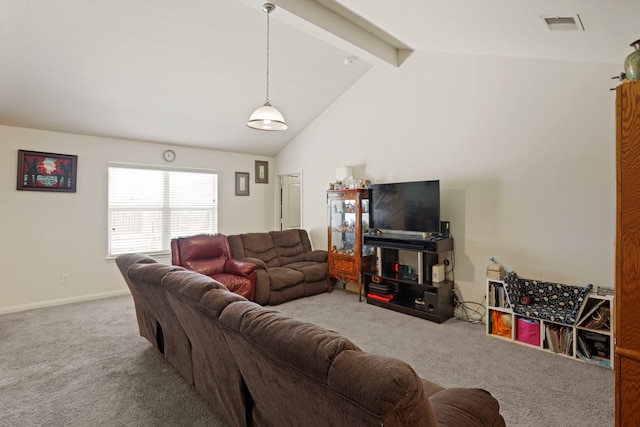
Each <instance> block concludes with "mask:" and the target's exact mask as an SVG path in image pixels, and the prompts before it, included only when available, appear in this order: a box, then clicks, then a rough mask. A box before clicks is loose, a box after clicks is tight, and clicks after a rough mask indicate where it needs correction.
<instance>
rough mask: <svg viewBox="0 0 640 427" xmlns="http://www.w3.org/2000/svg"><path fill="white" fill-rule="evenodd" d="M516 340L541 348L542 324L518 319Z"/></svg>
mask: <svg viewBox="0 0 640 427" xmlns="http://www.w3.org/2000/svg"><path fill="white" fill-rule="evenodd" d="M516 340H518V341H520V342H524V343H527V344H531V345H535V346H538V347H539V346H540V322H539V321H537V320H532V319H526V318H524V317H518V321H517V323H516Z"/></svg>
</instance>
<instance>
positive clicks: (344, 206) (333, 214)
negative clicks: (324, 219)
mask: <svg viewBox="0 0 640 427" xmlns="http://www.w3.org/2000/svg"><path fill="white" fill-rule="evenodd" d="M329 209H330V218H331V245H332V246H331V250H332V251H333V253H337V254H343V255H356V200H355V199H344V200H343V199H339V200H331V202H330V205H329Z"/></svg>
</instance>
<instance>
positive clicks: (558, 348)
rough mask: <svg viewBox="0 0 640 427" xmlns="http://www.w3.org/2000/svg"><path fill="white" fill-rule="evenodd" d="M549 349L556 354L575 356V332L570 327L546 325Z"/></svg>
mask: <svg viewBox="0 0 640 427" xmlns="http://www.w3.org/2000/svg"><path fill="white" fill-rule="evenodd" d="M545 337H546V339H547V348H548V349H549V350H551V351H552V352H554V353H560V354H566V355H572V354H573V331H572V330H571V328H570V327H567V326H560V325H549V324H547V325H545Z"/></svg>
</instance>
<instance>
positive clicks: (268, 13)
mask: <svg viewBox="0 0 640 427" xmlns="http://www.w3.org/2000/svg"><path fill="white" fill-rule="evenodd" d="M266 12H267V98H266V103H269V15H271V9H267V11H266Z"/></svg>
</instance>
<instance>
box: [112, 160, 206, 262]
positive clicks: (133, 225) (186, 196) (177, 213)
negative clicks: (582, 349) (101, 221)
mask: <svg viewBox="0 0 640 427" xmlns="http://www.w3.org/2000/svg"><path fill="white" fill-rule="evenodd" d="M108 194H109V196H108V197H109V201H108V206H109V249H108V254H109V256H110V257H114V256H118V255H120V254H123V253H130V252H138V253H146V254H151V253H154V254H157V253H168V252H171V239H172V238H174V237H180V236H191V235H194V234H200V233H209V234H213V233H217V231H218V174H217V173H215V172H211V171H185V170H173V169H172V170H167V169H158V168H146V167H143V166H137V165H136V166H129V165H109V191H108Z"/></svg>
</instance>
